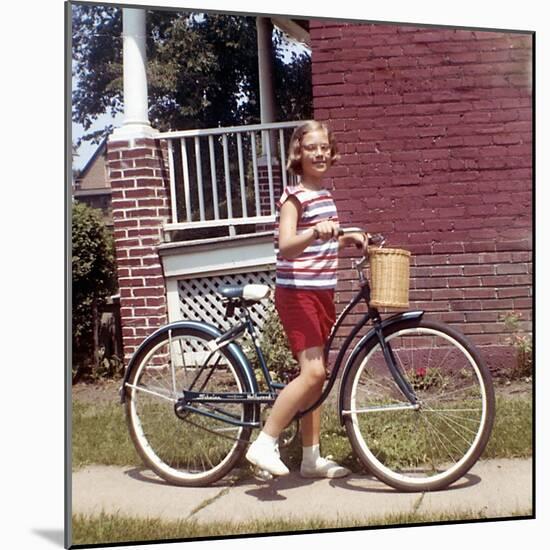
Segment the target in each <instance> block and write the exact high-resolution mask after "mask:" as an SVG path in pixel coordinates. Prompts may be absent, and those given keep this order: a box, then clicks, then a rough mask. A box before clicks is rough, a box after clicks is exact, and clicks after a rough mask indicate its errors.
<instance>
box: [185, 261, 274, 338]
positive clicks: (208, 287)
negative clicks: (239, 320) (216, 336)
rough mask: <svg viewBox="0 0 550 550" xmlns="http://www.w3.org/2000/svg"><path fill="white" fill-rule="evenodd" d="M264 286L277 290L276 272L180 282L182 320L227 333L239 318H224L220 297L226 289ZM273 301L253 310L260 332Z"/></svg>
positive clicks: (258, 272) (234, 274)
mask: <svg viewBox="0 0 550 550" xmlns="http://www.w3.org/2000/svg"><path fill="white" fill-rule="evenodd" d="M246 284H264V285H269V286H270V287H271V288H275V271H257V272H254V273H232V274H226V275H219V276H213V277H197V278H193V279H182V280H180V281H178V293H179V299H180V313H181V318H182V319H191V320H198V321H204V322H206V323H210V324H213V325H216V326H218V327H220V328H221V329H222V330H227V329H229V327H230V326H231V325H232V324H234V322H235V320H236V318H233V319H229V320H227V319H225V318H224V315H225V306H224V305H223V303H222V298H221V296H220V295H219V294H218V289H219V288H220V287H223V286H244V285H246ZM270 304H271V300H270V299H268V298H266V299H265V300H262V301H261V302H259V303H257V304H255V305H254V306H252V307H251V308H250V313H251V316H252V319H253V320H254V323H255V324H256V326H257V327H258V329H261V327H262V326H263V323H264V321H265V319H266V318H267V315H268V307H269V306H270Z"/></svg>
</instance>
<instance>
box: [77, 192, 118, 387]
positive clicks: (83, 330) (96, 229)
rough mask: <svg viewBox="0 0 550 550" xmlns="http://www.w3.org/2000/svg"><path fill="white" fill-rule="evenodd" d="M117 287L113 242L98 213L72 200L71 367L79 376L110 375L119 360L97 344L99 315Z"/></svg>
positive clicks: (116, 367)
mask: <svg viewBox="0 0 550 550" xmlns="http://www.w3.org/2000/svg"><path fill="white" fill-rule="evenodd" d="M116 289H117V280H116V264H115V256H114V243H113V237H112V235H111V233H110V231H109V230H108V229H107V227H106V226H105V224H104V222H103V219H102V217H101V213H100V211H99V210H97V209H95V208H91V207H89V206H87V205H85V204H82V203H79V202H75V203H74V204H73V209H72V336H73V339H72V344H73V345H72V370H73V379H75V378H77V377H81V376H87V377H90V376H91V377H97V376H104V375H109V376H111V375H112V374H113V373H114V372H115V371H118V370H120V369H119V368H118V364H119V363H120V361H119V360H117V359H116V358H111V357H104V353H103V350H101V349H100V347H99V317H100V311H101V307H102V306H103V305H104V303H105V300H106V298H107V297H108V296H110V295H111V294H113V293H115V292H116Z"/></svg>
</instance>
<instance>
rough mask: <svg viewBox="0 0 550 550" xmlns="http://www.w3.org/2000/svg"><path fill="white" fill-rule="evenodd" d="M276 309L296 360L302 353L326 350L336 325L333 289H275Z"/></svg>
mask: <svg viewBox="0 0 550 550" xmlns="http://www.w3.org/2000/svg"><path fill="white" fill-rule="evenodd" d="M275 308H276V309H277V313H278V314H279V317H280V319H281V323H282V325H283V329H284V331H285V333H286V335H287V337H288V342H289V345H290V350H291V351H292V354H293V355H294V357H295V358H296V357H297V355H298V353H299V352H300V351H303V350H305V349H308V348H314V347H321V348H322V347H324V346H325V344H326V342H327V340H328V337H329V335H330V331H331V329H332V326H333V325H334V322H335V320H336V308H335V306H334V290H332V289H328V290H327V289H323V290H302V289H299V288H283V287H276V288H275Z"/></svg>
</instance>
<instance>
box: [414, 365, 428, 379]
mask: <svg viewBox="0 0 550 550" xmlns="http://www.w3.org/2000/svg"><path fill="white" fill-rule="evenodd" d="M414 373H415V375H416V376H421V377H424V376H426V367H416V369H415V370H414Z"/></svg>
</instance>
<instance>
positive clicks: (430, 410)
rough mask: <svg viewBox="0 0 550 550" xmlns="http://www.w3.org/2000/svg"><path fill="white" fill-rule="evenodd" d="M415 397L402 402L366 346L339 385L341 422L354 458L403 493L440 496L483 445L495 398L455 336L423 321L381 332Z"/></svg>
mask: <svg viewBox="0 0 550 550" xmlns="http://www.w3.org/2000/svg"><path fill="white" fill-rule="evenodd" d="M384 337H385V340H386V342H387V343H388V344H389V345H390V347H391V350H392V352H393V355H394V357H395V360H396V363H397V367H398V368H399V369H400V370H401V372H402V373H403V375H404V377H405V378H406V379H407V380H408V382H409V384H410V385H411V386H412V388H413V390H414V392H415V393H416V395H417V397H418V398H419V400H420V401H419V406H418V407H414V406H412V405H411V404H410V402H409V401H408V400H407V399H406V398H405V397H404V395H403V393H402V392H401V390H400V389H399V388H398V386H397V384H396V383H395V381H394V378H393V376H392V375H391V373H390V371H389V368H388V367H387V365H386V361H385V359H384V356H383V353H382V349H381V346H380V344H379V342H378V341H377V340H371V341H370V342H369V343H368V344H367V345H366V347H365V349H364V350H363V352H362V353H360V355H359V356H358V358H357V360H356V361H355V364H354V365H353V366H352V368H351V370H350V373H349V375H348V376H347V378H346V380H345V382H344V390H343V391H344V402H343V403H344V421H345V426H346V430H347V433H348V436H349V438H350V442H351V444H352V447H353V449H354V450H355V452H356V454H357V456H358V457H359V459H360V460H361V462H362V463H363V464H364V466H365V467H366V468H367V469H368V470H370V471H371V472H372V473H373V474H374V475H375V476H376V477H377V478H379V479H380V480H382V481H384V482H385V483H387V484H388V485H390V486H392V487H395V488H396V489H399V490H403V491H430V490H438V489H442V488H444V487H446V486H448V485H449V484H451V483H453V482H454V481H456V480H457V479H459V478H460V477H462V476H463V475H464V474H465V473H466V472H467V471H468V470H469V469H470V468H471V467H472V466H473V465H474V464H475V462H476V461H477V460H478V458H479V457H480V455H481V453H482V452H483V450H484V448H485V446H486V444H487V441H488V440H489V437H490V434H491V429H492V425H493V419H494V415H495V397H494V390H493V385H492V381H491V376H490V373H489V370H488V369H487V367H486V366H485V364H484V362H483V360H482V358H481V357H480V355H479V353H478V352H477V350H476V349H475V348H474V347H473V346H472V344H471V343H469V342H468V340H466V338H465V337H464V336H463V335H461V334H460V333H459V332H457V331H455V330H454V329H452V328H450V327H449V326H447V325H444V324H442V323H439V322H435V321H428V320H425V319H420V320H410V321H403V322H401V323H397V324H396V325H394V326H391V327H388V328H386V329H385V331H384Z"/></svg>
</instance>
